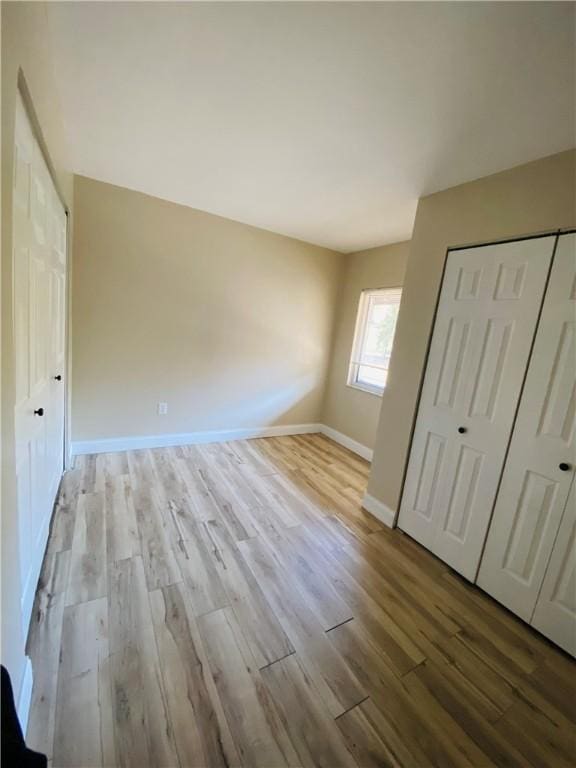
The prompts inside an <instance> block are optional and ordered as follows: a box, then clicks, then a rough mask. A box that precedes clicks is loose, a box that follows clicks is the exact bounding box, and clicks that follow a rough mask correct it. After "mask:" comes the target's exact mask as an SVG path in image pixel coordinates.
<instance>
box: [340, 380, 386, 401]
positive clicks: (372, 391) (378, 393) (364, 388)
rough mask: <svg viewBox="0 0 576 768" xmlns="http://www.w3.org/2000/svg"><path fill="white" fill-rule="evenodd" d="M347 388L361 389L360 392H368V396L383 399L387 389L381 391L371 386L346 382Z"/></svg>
mask: <svg viewBox="0 0 576 768" xmlns="http://www.w3.org/2000/svg"><path fill="white" fill-rule="evenodd" d="M346 386H347V387H350V388H351V389H359V390H360V392H366V394H367V395H374V396H375V397H382V395H383V394H384V389H385V387H384V388H382V389H379V388H378V387H371V386H370V385H369V384H356V383H353V382H350V381H348V382H346Z"/></svg>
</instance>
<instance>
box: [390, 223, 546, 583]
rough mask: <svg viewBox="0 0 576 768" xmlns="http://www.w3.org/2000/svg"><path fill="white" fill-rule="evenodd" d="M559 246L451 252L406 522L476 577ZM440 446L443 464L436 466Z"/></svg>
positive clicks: (405, 502)
mask: <svg viewBox="0 0 576 768" xmlns="http://www.w3.org/2000/svg"><path fill="white" fill-rule="evenodd" d="M554 242H555V238H554V237H544V238H537V239H534V240H526V241H522V242H514V243H505V244H501V245H494V246H486V247H482V248H471V249H466V250H461V251H453V252H451V253H450V254H449V255H448V261H447V265H446V271H445V277H444V282H443V285H442V291H441V295H440V302H439V306H438V312H437V317H436V322H435V326H434V332H433V335H432V341H431V345H430V354H429V358H428V364H427V368H426V374H425V378H424V384H423V388H422V397H421V402H420V407H419V410H418V416H417V420H416V427H415V431H414V439H413V443H412V449H411V453H410V460H409V464H408V471H407V475H406V483H405V487H404V493H403V497H402V503H401V509H400V521H399V525H400V527H401V528H402V529H403V530H405V531H406V532H407V533H409V534H410V535H412V536H413V537H414V538H416V539H417V540H418V541H420V542H421V543H423V544H424V545H425V546H427V547H429V548H430V549H431V550H432V551H433V552H435V553H436V554H437V555H439V557H441V558H442V559H444V560H445V561H446V562H448V563H449V564H450V565H451V566H452V567H453V568H455V569H456V570H457V571H459V572H460V573H462V574H463V575H464V576H466V577H467V578H469V579H474V578H475V576H476V572H477V569H478V565H479V561H480V554H481V551H482V547H483V543H484V539H485V537H486V531H487V528H488V523H489V519H490V513H491V511H492V507H493V504H494V499H495V496H496V491H497V488H498V483H499V479H500V475H501V472H502V465H503V461H504V456H505V453H506V449H507V446H508V442H509V439H510V433H511V428H512V423H513V419H514V415H515V411H516V407H517V404H518V400H519V397H520V391H521V388H522V383H523V379H524V374H525V371H526V366H527V363H528V358H529V355H530V348H531V345H532V341H533V338H534V333H535V328H536V323H537V320H538V315H539V311H540V307H541V303H542V298H543V294H544V288H545V284H546V279H547V275H548V271H549V268H550V262H551V258H552V252H553V248H554ZM431 435H434V441H435V442H434V443H432V442H431V437H430V436H431ZM440 444H441V445H442V462H441V463H439V462H437V461H436V460H435V459H434V460H432V459H433V457H434V456H435V455H437V454H438V451H436V454H434V453H433V451H432V448H433V447H434V445H436V446H439V445H440ZM425 459H426V461H424V460H425ZM434 472H435V473H436V476H434V474H433V473H434ZM431 491H433V493H432V492H431Z"/></svg>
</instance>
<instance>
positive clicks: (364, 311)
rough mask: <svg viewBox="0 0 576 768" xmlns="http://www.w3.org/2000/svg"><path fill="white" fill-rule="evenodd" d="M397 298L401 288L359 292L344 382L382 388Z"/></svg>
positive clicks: (392, 332) (398, 300)
mask: <svg viewBox="0 0 576 768" xmlns="http://www.w3.org/2000/svg"><path fill="white" fill-rule="evenodd" d="M401 295H402V289H401V288H384V289H381V290H375V291H364V292H363V293H362V296H361V298H360V306H359V308H358V320H357V323H356V333H355V337H354V347H353V352H354V354H353V357H352V359H351V361H350V376H349V379H348V383H351V384H357V385H359V386H361V387H362V386H364V387H366V388H367V389H372V390H383V389H384V387H385V386H386V379H387V377H388V367H389V365H390V356H391V354H392V344H393V342H394V331H395V329H396V320H397V318H398V310H399V308H400V297H401Z"/></svg>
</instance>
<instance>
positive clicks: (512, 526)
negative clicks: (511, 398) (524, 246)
mask: <svg viewBox="0 0 576 768" xmlns="http://www.w3.org/2000/svg"><path fill="white" fill-rule="evenodd" d="M575 313H576V235H563V236H562V237H560V238H559V239H558V246H557V249H556V255H555V257H554V263H553V265H552V272H551V274H550V282H549V284H548V289H547V291H546V297H545V299H544V306H543V308H542V317H541V319H540V323H539V325H538V332H537V334H536V340H535V343H534V351H533V353H532V358H531V361H530V366H529V368H528V374H527V378H526V385H525V387H524V392H523V394H522V400H521V403H520V408H519V411H518V418H517V421H516V426H515V428H514V435H513V437H512V442H511V444H510V451H509V454H508V459H507V461H506V467H505V469H504V474H503V476H502V483H501V486H500V491H499V493H498V499H497V501H496V506H495V508H494V515H493V518H492V523H491V525H490V530H489V533H488V538H487V540H486V549H485V551H484V555H483V557H482V564H481V567H480V573H479V575H478V584H479V585H480V586H481V587H482V589H485V590H486V591H487V592H489V593H490V594H491V595H493V596H494V597H495V598H496V599H497V600H499V601H500V602H501V603H503V604H504V605H506V606H507V607H508V608H510V609H511V610H512V611H514V613H516V614H518V616H520V617H521V618H523V619H524V620H526V621H530V618H531V616H532V612H533V610H534V606H535V605H536V600H537V597H538V593H539V591H540V587H541V585H542V580H543V578H544V572H545V570H546V566H547V564H548V561H549V559H550V553H551V551H552V547H553V545H554V540H555V539H556V535H557V533H558V526H559V525H560V519H561V517H562V513H563V511H564V508H565V506H566V499H567V498H568V494H569V492H570V486H571V484H572V479H573V475H574V463H575V461H576V456H575V455H574V454H575V450H576V444H575V439H574V407H575V400H576V347H575V344H576V333H575V330H576V327H575V326H576V314H575ZM560 546H562V545H560Z"/></svg>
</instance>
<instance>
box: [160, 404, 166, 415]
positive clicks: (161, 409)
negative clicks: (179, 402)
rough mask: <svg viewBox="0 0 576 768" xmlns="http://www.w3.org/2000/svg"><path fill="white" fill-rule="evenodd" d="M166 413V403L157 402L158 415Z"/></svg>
mask: <svg viewBox="0 0 576 768" xmlns="http://www.w3.org/2000/svg"><path fill="white" fill-rule="evenodd" d="M167 413H168V403H158V416H166V414H167Z"/></svg>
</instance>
